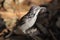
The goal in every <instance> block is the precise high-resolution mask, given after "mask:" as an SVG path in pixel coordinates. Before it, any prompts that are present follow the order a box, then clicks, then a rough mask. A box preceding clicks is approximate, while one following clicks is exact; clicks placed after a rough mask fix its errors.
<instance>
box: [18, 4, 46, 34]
mask: <svg viewBox="0 0 60 40" xmlns="http://www.w3.org/2000/svg"><path fill="white" fill-rule="evenodd" d="M45 11H46V8H45V7H40V6H35V5H34V6H32V7H31V9H30V11H29V12H28V13H27V14H26V15H25V16H24V17H23V18H22V19H21V20H22V21H21V20H20V21H21V22H20V24H19V26H18V28H19V29H21V30H22V31H23V33H24V34H26V30H27V29H29V28H31V27H32V26H33V25H34V24H35V22H36V20H37V16H38V14H39V12H45Z"/></svg>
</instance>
